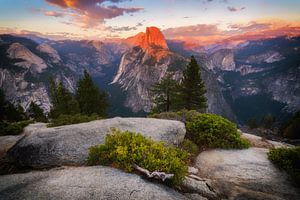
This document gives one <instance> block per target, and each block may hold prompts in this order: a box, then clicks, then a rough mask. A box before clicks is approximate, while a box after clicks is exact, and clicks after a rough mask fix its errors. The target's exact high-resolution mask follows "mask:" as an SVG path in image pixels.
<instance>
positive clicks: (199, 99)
mask: <svg viewBox="0 0 300 200" xmlns="http://www.w3.org/2000/svg"><path fill="white" fill-rule="evenodd" d="M205 93H206V90H205V85H204V82H203V80H202V78H201V72H200V67H199V65H198V63H197V61H196V59H195V57H194V56H192V57H191V62H190V63H189V65H188V66H187V67H186V69H185V70H184V71H183V78H182V81H181V84H180V93H179V94H180V100H181V109H188V110H197V111H203V110H206V108H207V99H206V97H205Z"/></svg>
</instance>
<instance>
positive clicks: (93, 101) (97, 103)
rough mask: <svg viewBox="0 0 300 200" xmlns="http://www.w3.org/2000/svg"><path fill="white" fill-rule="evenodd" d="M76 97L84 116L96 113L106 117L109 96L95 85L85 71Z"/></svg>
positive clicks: (78, 85) (78, 84) (79, 82)
mask: <svg viewBox="0 0 300 200" xmlns="http://www.w3.org/2000/svg"><path fill="white" fill-rule="evenodd" d="M75 96H76V100H77V102H78V103H79V107H80V112H81V113H82V114H85V115H91V114H93V113H95V114H98V115H99V116H103V117H104V116H106V109H107V107H108V102H107V95H106V93H105V92H103V91H101V90H100V89H99V88H98V87H97V86H96V85H95V84H94V82H93V80H92V78H91V76H90V75H89V73H88V72H87V71H86V70H85V71H84V74H83V78H82V79H81V80H79V81H78V83H77V91H76V95H75Z"/></svg>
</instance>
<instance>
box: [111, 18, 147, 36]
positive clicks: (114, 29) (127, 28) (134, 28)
mask: <svg viewBox="0 0 300 200" xmlns="http://www.w3.org/2000/svg"><path fill="white" fill-rule="evenodd" d="M143 22H145V20H143V21H142V22H138V23H137V24H136V25H135V26H122V27H112V26H109V27H106V30H108V31H110V32H112V33H115V32H123V31H132V30H137V28H138V27H140V26H143V25H144V24H143Z"/></svg>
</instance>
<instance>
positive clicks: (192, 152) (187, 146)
mask: <svg viewBox="0 0 300 200" xmlns="http://www.w3.org/2000/svg"><path fill="white" fill-rule="evenodd" d="M180 149H182V150H184V151H186V152H188V154H189V159H190V160H189V161H190V163H191V162H192V160H193V159H194V158H195V157H196V156H197V155H198V153H199V147H198V146H197V145H196V144H195V143H194V142H192V141H191V140H189V139H184V140H183V141H182V143H181V144H180Z"/></svg>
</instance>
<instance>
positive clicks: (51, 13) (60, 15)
mask: <svg viewBox="0 0 300 200" xmlns="http://www.w3.org/2000/svg"><path fill="white" fill-rule="evenodd" d="M44 14H45V15H46V16H52V17H63V16H64V14H63V13H60V12H56V11H46V12H44Z"/></svg>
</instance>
